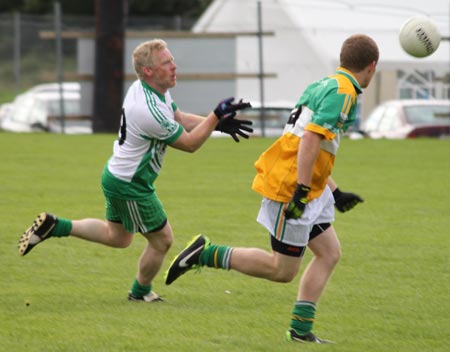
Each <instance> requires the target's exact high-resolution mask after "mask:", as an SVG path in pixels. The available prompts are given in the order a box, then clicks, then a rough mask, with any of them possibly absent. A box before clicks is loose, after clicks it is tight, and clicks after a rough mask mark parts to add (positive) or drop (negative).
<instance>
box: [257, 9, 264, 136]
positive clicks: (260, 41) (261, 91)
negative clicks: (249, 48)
mask: <svg viewBox="0 0 450 352" xmlns="http://www.w3.org/2000/svg"><path fill="white" fill-rule="evenodd" d="M258 55H259V99H260V102H261V110H260V111H261V115H260V119H261V135H262V136H263V137H265V136H266V128H265V120H266V116H265V115H266V111H265V106H264V65H263V32H262V9H261V1H258Z"/></svg>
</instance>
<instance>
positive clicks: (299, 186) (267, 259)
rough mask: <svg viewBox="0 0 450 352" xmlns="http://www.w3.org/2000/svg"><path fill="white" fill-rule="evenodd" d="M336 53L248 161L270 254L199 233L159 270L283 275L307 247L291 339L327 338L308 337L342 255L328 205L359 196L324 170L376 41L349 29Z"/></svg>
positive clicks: (371, 69) (171, 276) (291, 274)
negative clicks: (336, 62)
mask: <svg viewBox="0 0 450 352" xmlns="http://www.w3.org/2000/svg"><path fill="white" fill-rule="evenodd" d="M340 58H341V65H340V67H338V69H337V70H336V72H335V73H334V74H333V75H330V76H328V77H325V78H323V79H321V80H319V81H317V82H314V83H312V84H310V85H309V86H308V87H307V88H306V90H305V91H304V93H303V94H302V96H301V97H300V99H299V101H298V103H297V105H296V107H295V109H294V110H293V112H292V114H291V116H290V119H289V121H288V123H287V125H286V127H285V130H284V133H283V135H282V136H281V137H280V138H279V139H277V140H276V141H275V142H274V143H273V144H272V145H271V146H270V147H269V148H268V149H267V150H265V151H264V152H263V153H262V154H261V156H260V157H259V159H258V160H257V161H256V163H255V167H256V170H257V174H256V177H255V179H254V181H253V190H255V191H256V192H258V193H260V194H261V195H262V196H263V201H262V204H261V208H260V211H259V214H258V217H257V220H258V222H259V223H261V224H262V225H263V226H264V227H265V228H266V229H267V230H268V231H269V233H270V240H271V245H272V253H268V252H266V251H264V250H262V249H259V248H232V247H229V246H221V245H216V244H212V243H211V242H210V240H209V239H208V238H207V237H206V236H203V235H199V236H197V237H195V238H194V239H193V241H192V242H191V243H189V244H188V245H187V247H186V248H185V249H184V250H183V251H182V252H181V253H180V254H179V255H178V256H176V257H175V259H174V260H173V262H172V263H171V265H170V267H169V269H168V271H167V272H166V284H171V283H172V282H173V281H174V280H176V279H177V278H178V277H179V276H180V275H182V274H184V273H185V272H187V271H188V270H190V269H192V268H194V267H198V266H208V267H215V268H223V269H234V270H237V271H239V272H241V273H244V274H247V275H250V276H254V277H259V278H264V279H268V280H271V281H275V282H290V281H292V280H293V279H294V278H295V276H296V275H297V273H298V271H299V268H300V264H301V261H302V258H303V254H304V251H305V249H306V247H308V248H309V249H310V250H311V252H312V254H313V258H312V260H311V262H310V263H309V264H308V266H307V268H306V269H305V271H304V273H303V275H302V278H301V280H300V285H299V289H298V294H297V299H296V302H295V305H294V308H293V311H292V319H291V324H290V328H289V329H288V331H287V332H286V337H287V339H288V340H291V341H292V340H294V341H299V342H313V343H327V342H330V341H327V340H323V339H320V338H318V337H317V336H315V335H314V334H313V332H312V327H313V323H314V319H315V310H316V304H317V302H318V300H319V298H320V297H321V295H322V293H323V291H324V289H325V286H326V284H327V282H328V280H329V278H330V277H331V274H332V273H333V270H334V268H335V266H336V264H337V263H338V261H339V259H340V256H341V250H340V244H339V240H338V238H337V236H336V232H335V230H334V228H333V226H332V225H331V223H332V222H333V221H334V206H336V208H337V209H338V210H339V211H347V210H350V209H352V208H353V207H354V206H355V205H356V204H358V203H359V202H361V201H362V199H361V198H360V197H359V196H358V195H356V194H353V193H347V192H342V191H340V190H339V189H338V188H337V186H336V184H335V183H334V181H333V180H332V179H331V171H332V169H333V165H334V160H335V156H336V153H337V150H338V147H339V142H340V138H341V134H342V133H343V132H344V131H346V130H347V128H348V127H349V126H350V125H351V124H352V123H353V122H354V121H355V118H356V106H357V96H358V94H360V93H361V88H366V87H367V86H368V85H369V83H370V81H371V79H372V77H373V75H374V73H375V69H376V65H377V62H378V58H379V53H378V47H377V44H376V43H375V42H374V41H373V40H372V39H371V38H370V37H368V36H366V35H353V36H351V37H349V38H348V39H346V40H345V41H344V43H343V45H342V49H341V56H340Z"/></svg>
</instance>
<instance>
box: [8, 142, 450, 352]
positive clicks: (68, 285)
mask: <svg viewBox="0 0 450 352" xmlns="http://www.w3.org/2000/svg"><path fill="white" fill-rule="evenodd" d="M114 139H115V136H113V135H94V136H60V135H49V134H30V135H22V134H6V133H0V146H1V148H0V156H1V159H0V160H1V164H0V175H1V185H0V189H1V192H0V194H1V197H0V234H1V240H2V241H1V245H0V278H1V279H0V280H1V289H0V314H1V319H0V346H1V349H2V350H4V351H27V352H31V351H131V350H149V351H177V352H178V351H196V350H202V351H214V352H217V351H239V352H241V351H297V350H300V349H301V350H303V351H316V350H319V349H320V350H329V351H355V352H356V351H357V352H361V351H366V352H369V351H374V352H375V351H376V352H380V351H396V352H400V351H405V352H412V351H421V352H422V351H442V352H443V351H448V346H449V342H448V341H449V338H450V334H449V327H450V301H449V299H448V295H449V292H450V259H449V258H450V255H449V253H450V236H449V228H450V216H449V210H450V140H430V139H419V140H406V141H373V140H359V141H350V140H344V141H343V143H342V146H341V149H340V151H339V156H338V158H337V164H336V167H335V172H334V178H335V180H336V181H337V182H338V184H339V186H340V188H341V189H343V190H348V191H353V192H356V193H358V194H360V195H361V196H362V197H363V198H364V199H365V202H364V203H363V204H361V205H358V206H357V207H356V208H355V209H354V210H352V211H350V212H349V213H346V214H340V213H338V214H336V217H337V219H336V223H335V227H336V229H337V232H338V235H339V237H340V239H341V243H342V250H343V258H342V260H341V263H340V264H339V265H338V268H337V270H336V272H335V274H334V276H333V278H332V280H331V282H330V284H329V286H328V288H327V291H326V292H325V294H324V296H323V298H322V300H321V302H320V304H319V306H318V312H317V321H316V325H315V329H314V330H315V332H316V333H317V334H318V335H319V336H323V337H324V338H326V339H331V340H335V341H336V342H337V345H333V346H314V345H299V344H294V343H287V342H285V341H284V333H285V331H286V328H287V327H288V326H289V320H290V312H291V310H292V306H293V302H294V300H295V296H296V291H297V284H298V278H297V279H296V280H294V281H293V282H292V283H289V284H276V283H271V282H268V281H264V280H259V279H254V278H250V277H245V276H243V275H241V274H239V273H236V272H232V271H231V272H225V271H218V270H212V269H207V268H205V269H203V270H202V272H201V273H200V274H196V273H193V272H191V273H188V274H186V275H185V276H183V277H182V278H180V279H179V280H177V281H176V282H175V283H174V284H172V285H171V286H165V285H164V283H163V275H162V274H163V273H162V272H161V273H160V275H159V276H158V277H157V279H156V280H155V282H154V289H155V290H156V291H157V292H158V293H159V294H161V295H162V296H164V298H165V299H166V302H164V303H161V304H159V303H155V304H137V303H134V302H128V301H127V300H126V294H127V291H128V289H129V287H130V285H131V282H132V280H133V278H134V275H135V272H136V266H137V260H138V257H139V255H140V253H141V250H142V248H143V246H144V244H145V242H144V241H143V239H142V238H141V236H139V235H136V239H135V241H134V242H133V244H132V245H131V246H130V247H129V248H127V249H112V248H108V247H103V246H100V245H97V244H92V243H88V242H84V241H81V240H78V239H73V238H68V239H52V240H49V241H48V242H46V243H44V244H43V245H41V246H38V247H37V248H36V249H34V250H33V251H32V252H31V253H30V254H29V255H27V256H26V257H24V258H22V257H20V256H19V255H18V252H17V241H18V239H19V236H20V234H21V233H22V232H23V231H24V230H25V228H26V227H28V226H29V225H30V223H31V222H32V220H33V219H34V217H35V216H36V215H37V214H38V213H39V212H41V211H50V212H54V213H55V214H57V215H59V216H62V217H67V218H71V219H77V218H83V217H99V218H103V213H104V206H103V196H102V193H101V189H100V174H101V171H102V168H103V166H104V163H105V161H106V160H107V158H108V157H109V156H110V153H111V150H112V142H113V140H114ZM271 142H272V140H270V139H257V138H254V139H250V140H249V141H243V142H241V143H239V144H235V143H234V142H233V141H232V140H231V139H222V138H221V139H212V140H210V141H208V142H207V144H206V145H205V146H204V148H203V149H202V150H200V151H198V152H197V153H195V154H186V153H182V152H179V151H176V150H173V149H169V150H168V154H167V156H166V160H165V164H164V167H163V170H162V173H161V176H160V178H159V179H158V181H157V191H158V194H159V197H160V198H161V199H162V201H163V203H164V205H165V208H166V210H167V212H168V214H169V219H170V222H171V224H172V227H173V229H174V232H175V243H174V246H173V248H172V249H171V250H170V253H169V256H168V258H167V260H166V262H165V264H164V267H163V271H164V270H165V269H166V268H167V266H168V265H169V263H170V260H171V258H172V257H173V255H175V254H176V253H178V251H180V250H181V249H182V248H183V247H184V245H185V243H186V242H187V241H189V240H190V239H191V237H192V236H194V235H196V234H198V233H204V234H207V235H208V236H210V237H211V239H212V240H213V241H214V242H216V243H220V244H229V245H233V246H258V247H262V248H265V249H267V250H269V249H270V247H269V241H268V236H267V234H266V233H265V230H264V229H263V228H262V227H261V226H260V225H258V224H257V223H256V221H255V217H256V214H257V211H258V209H259V202H260V197H259V196H258V195H257V194H255V193H254V192H253V191H252V190H251V188H250V186H251V182H252V179H253V175H254V169H253V162H254V161H255V160H256V158H257V157H258V155H259V154H260V153H261V152H262V151H263V150H264V149H265V148H266V147H267V146H268V145H269V144H270V143H271ZM309 258H310V257H309V254H307V257H306V258H305V262H306V261H307V260H308V259H309Z"/></svg>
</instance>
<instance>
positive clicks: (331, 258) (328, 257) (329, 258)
mask: <svg viewBox="0 0 450 352" xmlns="http://www.w3.org/2000/svg"><path fill="white" fill-rule="evenodd" d="M341 256H342V253H341V248H340V247H336V248H332V249H330V250H328V251H327V252H326V253H323V255H321V260H322V261H325V262H326V263H327V264H328V266H330V267H335V266H336V265H337V264H338V263H339V261H340V259H341Z"/></svg>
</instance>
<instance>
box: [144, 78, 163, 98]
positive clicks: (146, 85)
mask: <svg viewBox="0 0 450 352" xmlns="http://www.w3.org/2000/svg"><path fill="white" fill-rule="evenodd" d="M141 84H142V87H144V89H146V90H149V91H151V92H153V93H155V94H156V95H157V96H158V98H159V99H160V100H161V101H163V102H164V103H165V102H166V96H165V95H164V94H161V93H160V92H158V91H157V90H156V89H155V88H152V87H150V86H149V85H148V84H147V82H145V81H142V80H141Z"/></svg>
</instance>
